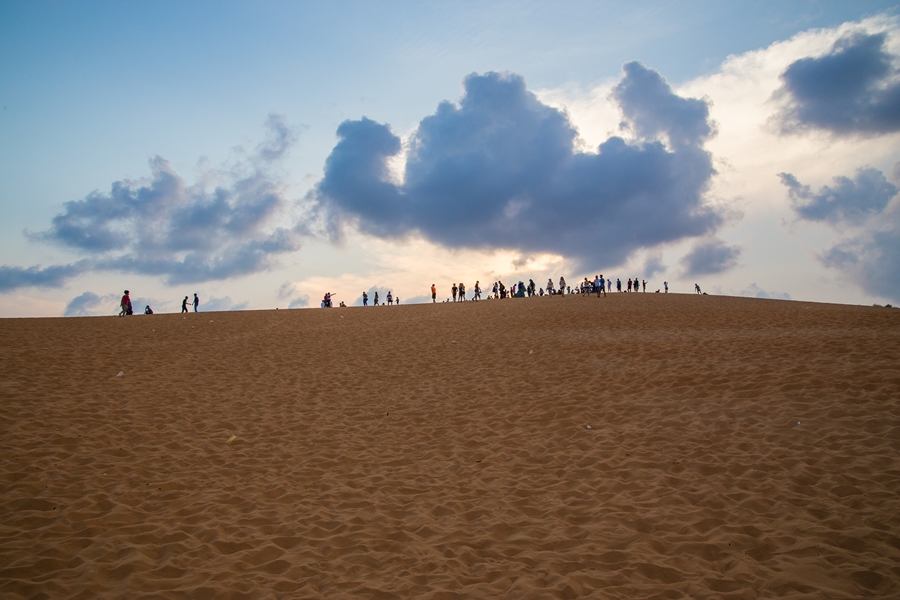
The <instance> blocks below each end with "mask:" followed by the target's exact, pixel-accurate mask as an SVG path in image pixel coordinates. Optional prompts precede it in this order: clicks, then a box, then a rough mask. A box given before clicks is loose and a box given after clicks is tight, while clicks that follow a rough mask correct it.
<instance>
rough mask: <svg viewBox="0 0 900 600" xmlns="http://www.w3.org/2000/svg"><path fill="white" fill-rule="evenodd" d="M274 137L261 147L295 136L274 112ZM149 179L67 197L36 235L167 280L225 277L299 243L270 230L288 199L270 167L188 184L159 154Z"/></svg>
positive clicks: (262, 265) (104, 263) (268, 149)
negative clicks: (47, 226)
mask: <svg viewBox="0 0 900 600" xmlns="http://www.w3.org/2000/svg"><path fill="white" fill-rule="evenodd" d="M269 127H270V130H271V131H272V132H273V133H272V134H271V135H272V136H274V140H270V141H269V142H267V144H265V145H263V146H262V147H261V149H260V152H261V153H262V154H263V155H266V156H269V157H270V158H272V159H274V158H277V156H280V155H281V154H283V152H284V150H285V148H286V144H288V142H289V141H290V139H289V138H290V134H289V133H288V132H287V131H286V129H285V128H286V126H285V125H284V123H283V120H281V119H280V118H276V117H274V116H270V119H269ZM150 169H151V175H150V177H149V178H148V179H146V180H143V181H139V182H133V181H117V182H115V183H113V184H112V186H111V189H110V191H109V192H108V193H102V192H99V191H95V192H93V193H91V194H89V195H87V196H86V197H85V198H83V199H81V200H74V201H71V202H66V203H65V204H64V205H63V208H64V210H63V212H62V213H60V214H58V215H56V217H54V218H53V222H52V225H51V227H50V229H49V230H48V231H45V232H42V233H39V234H35V235H32V236H31V237H32V238H33V239H36V240H40V241H46V242H53V243H56V244H58V245H61V246H63V247H65V248H68V249H72V250H76V251H79V252H81V253H83V254H87V255H89V256H91V257H92V258H91V259H90V260H89V262H87V263H84V264H86V265H88V264H89V265H90V267H91V268H94V269H112V270H121V271H127V272H132V273H140V274H146V275H161V276H164V277H165V278H166V281H167V283H170V284H177V283H186V282H201V281H208V280H213V279H227V278H229V277H235V276H239V275H245V274H249V273H255V272H258V271H263V270H266V269H268V268H269V267H270V266H271V265H272V259H273V257H274V256H277V255H279V254H283V253H286V252H292V251H295V250H297V249H298V248H299V247H300V241H299V234H298V233H297V231H295V230H290V229H284V228H275V229H268V228H267V225H268V223H269V222H270V221H271V220H272V219H273V217H274V216H275V215H276V214H277V213H278V211H279V210H280V209H282V208H283V207H284V206H285V204H286V201H285V198H284V191H283V186H282V185H281V184H280V183H279V182H277V181H275V180H274V179H272V178H271V177H269V176H268V175H267V174H266V173H265V172H264V171H262V170H259V169H258V168H254V169H253V170H252V171H251V172H250V173H241V172H240V171H241V169H239V168H237V167H235V168H234V169H232V170H230V171H225V170H223V171H218V172H215V173H213V174H212V175H213V176H214V177H215V178H217V179H219V180H222V181H224V183H223V184H222V185H219V186H217V187H215V189H212V190H209V189H206V187H205V186H204V185H203V184H197V185H193V186H189V185H187V183H186V182H185V181H184V179H183V178H182V177H181V176H179V175H178V173H176V172H175V171H174V170H173V169H172V167H171V165H170V164H169V163H168V162H167V161H166V160H165V159H163V158H161V157H159V156H157V157H155V158H153V159H152V160H151V161H150Z"/></svg>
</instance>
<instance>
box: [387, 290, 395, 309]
mask: <svg viewBox="0 0 900 600" xmlns="http://www.w3.org/2000/svg"><path fill="white" fill-rule="evenodd" d="M387 301H388V304H389V305H391V306H393V305H394V297H393V296H392V295H391V290H388V295H387Z"/></svg>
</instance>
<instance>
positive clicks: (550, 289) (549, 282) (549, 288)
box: [547, 279, 553, 296]
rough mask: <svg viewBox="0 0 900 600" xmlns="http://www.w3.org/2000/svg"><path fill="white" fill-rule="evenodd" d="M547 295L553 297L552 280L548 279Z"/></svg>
mask: <svg viewBox="0 0 900 600" xmlns="http://www.w3.org/2000/svg"><path fill="white" fill-rule="evenodd" d="M547 294H548V295H549V296H552V295H553V279H548V280H547Z"/></svg>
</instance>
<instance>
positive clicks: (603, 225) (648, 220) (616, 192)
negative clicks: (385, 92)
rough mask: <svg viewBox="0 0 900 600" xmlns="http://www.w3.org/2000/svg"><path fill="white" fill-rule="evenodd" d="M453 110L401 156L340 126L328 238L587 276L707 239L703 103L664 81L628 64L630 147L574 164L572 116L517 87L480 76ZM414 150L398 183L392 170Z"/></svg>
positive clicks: (327, 195)
mask: <svg viewBox="0 0 900 600" xmlns="http://www.w3.org/2000/svg"><path fill="white" fill-rule="evenodd" d="M463 86H464V95H463V98H462V100H461V101H460V103H459V105H455V104H452V103H450V102H442V103H441V104H440V105H439V106H438V108H437V110H436V112H435V113H434V114H433V115H431V116H428V117H425V118H424V119H422V121H421V122H420V123H419V125H418V127H417V129H416V130H415V132H413V134H412V135H411V137H410V139H409V141H408V144H407V146H406V148H404V145H403V142H402V140H401V139H400V138H399V137H398V136H397V135H396V134H395V133H394V132H392V131H391V129H390V127H389V126H388V125H385V124H380V123H377V122H375V121H372V120H370V119H367V118H362V119H360V120H358V121H345V122H343V123H342V124H341V125H340V126H339V127H338V130H337V134H338V137H339V141H338V143H337V145H336V146H335V147H334V149H333V150H332V152H331V154H330V156H329V157H328V159H327V161H326V164H325V176H324V178H323V179H322V180H321V181H320V182H319V184H318V185H317V187H316V188H315V190H314V191H313V192H312V194H311V197H312V198H313V199H314V200H315V201H316V202H317V203H318V208H319V210H320V212H321V213H324V214H327V215H328V218H329V220H330V223H331V227H332V229H331V232H332V237H333V238H335V239H339V238H340V232H341V230H342V229H343V227H344V226H346V225H353V226H356V227H358V228H359V229H360V230H361V231H363V232H365V233H368V234H371V235H374V236H377V237H381V238H403V237H406V236H410V235H422V236H424V237H425V238H427V239H429V240H431V241H433V242H436V243H439V244H441V245H443V246H445V247H448V248H454V249H460V248H470V249H481V250H485V249H495V248H504V249H516V250H518V251H520V252H522V253H524V254H529V253H554V254H561V255H565V256H569V257H572V258H574V259H576V261H577V262H579V263H580V264H581V265H582V266H583V267H584V268H588V269H592V268H593V267H600V266H604V265H609V266H611V265H616V264H620V263H621V262H623V261H624V260H625V259H626V258H627V257H628V256H629V255H630V254H631V253H632V252H634V251H636V250H638V249H640V248H646V247H654V246H657V245H659V244H663V243H667V242H672V241H676V240H680V239H683V238H686V237H693V236H700V235H705V234H709V233H711V232H713V231H714V230H715V229H716V228H717V227H718V226H719V225H720V224H721V223H722V222H723V214H722V213H721V212H720V211H718V210H716V209H714V208H712V207H711V206H709V205H708V204H707V203H705V201H704V194H705V192H706V190H707V188H708V185H709V182H710V179H711V178H712V177H713V175H714V174H715V170H714V168H713V166H712V158H711V155H710V154H709V153H708V152H707V151H706V150H705V149H704V148H703V143H704V142H705V141H706V140H707V139H708V138H709V137H710V136H711V135H712V134H713V132H714V128H713V126H712V125H711V123H710V122H709V119H708V107H707V105H706V103H705V102H704V101H702V100H694V99H685V98H681V97H679V96H677V95H675V94H674V93H673V92H672V89H671V88H670V87H669V85H668V84H667V83H666V82H665V80H664V79H663V78H662V76H660V74H659V73H657V72H656V71H653V70H651V69H648V68H647V67H645V66H643V65H641V64H640V63H636V62H635V63H628V64H626V65H625V67H624V77H623V79H622V80H621V81H620V83H619V85H618V86H617V87H616V88H615V89H614V90H613V97H614V98H615V100H616V102H617V103H618V105H619V106H620V108H621V109H622V112H623V114H624V116H625V123H626V124H627V126H628V130H629V131H630V132H631V133H632V134H633V135H634V139H632V141H626V140H625V139H623V138H622V137H618V136H613V137H609V138H607V139H606V140H605V141H604V142H603V143H601V144H600V145H599V146H598V147H597V148H596V152H580V151H576V149H575V148H576V146H577V142H578V139H577V137H578V133H577V131H576V129H575V127H574V126H573V125H572V123H571V122H570V121H569V118H568V116H567V114H566V113H564V112H563V111H561V110H558V109H556V108H552V107H550V106H547V105H545V104H543V103H541V102H540V101H539V100H538V99H537V97H536V96H535V95H534V94H533V93H532V92H530V91H528V90H527V89H526V87H525V82H524V80H523V79H522V77H520V76H518V75H515V74H509V73H486V74H484V75H476V74H472V75H469V76H468V77H466V78H465V80H464V81H463ZM404 149H405V150H406V162H405V169H403V172H404V179H403V181H402V182H398V181H396V177H395V176H393V171H392V170H391V168H390V165H391V161H396V160H397V158H398V157H401V156H402V152H403V150H404Z"/></svg>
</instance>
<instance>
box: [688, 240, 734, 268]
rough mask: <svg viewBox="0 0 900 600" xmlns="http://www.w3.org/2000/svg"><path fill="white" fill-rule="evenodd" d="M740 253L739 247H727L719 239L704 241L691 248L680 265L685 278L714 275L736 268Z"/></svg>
mask: <svg viewBox="0 0 900 600" xmlns="http://www.w3.org/2000/svg"><path fill="white" fill-rule="evenodd" d="M741 252H742V250H741V247H740V246H729V245H728V244H726V243H725V242H723V241H722V240H719V239H711V240H704V241H701V242H698V243H697V244H695V245H694V247H693V248H691V251H690V252H688V253H687V254H686V255H685V256H684V258H682V259H681V265H682V267H684V274H685V275H686V276H690V275H715V274H716V273H722V272H724V271H727V270H728V269H731V268H732V267H734V266H736V265H737V262H738V259H739V258H740V257H741Z"/></svg>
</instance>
